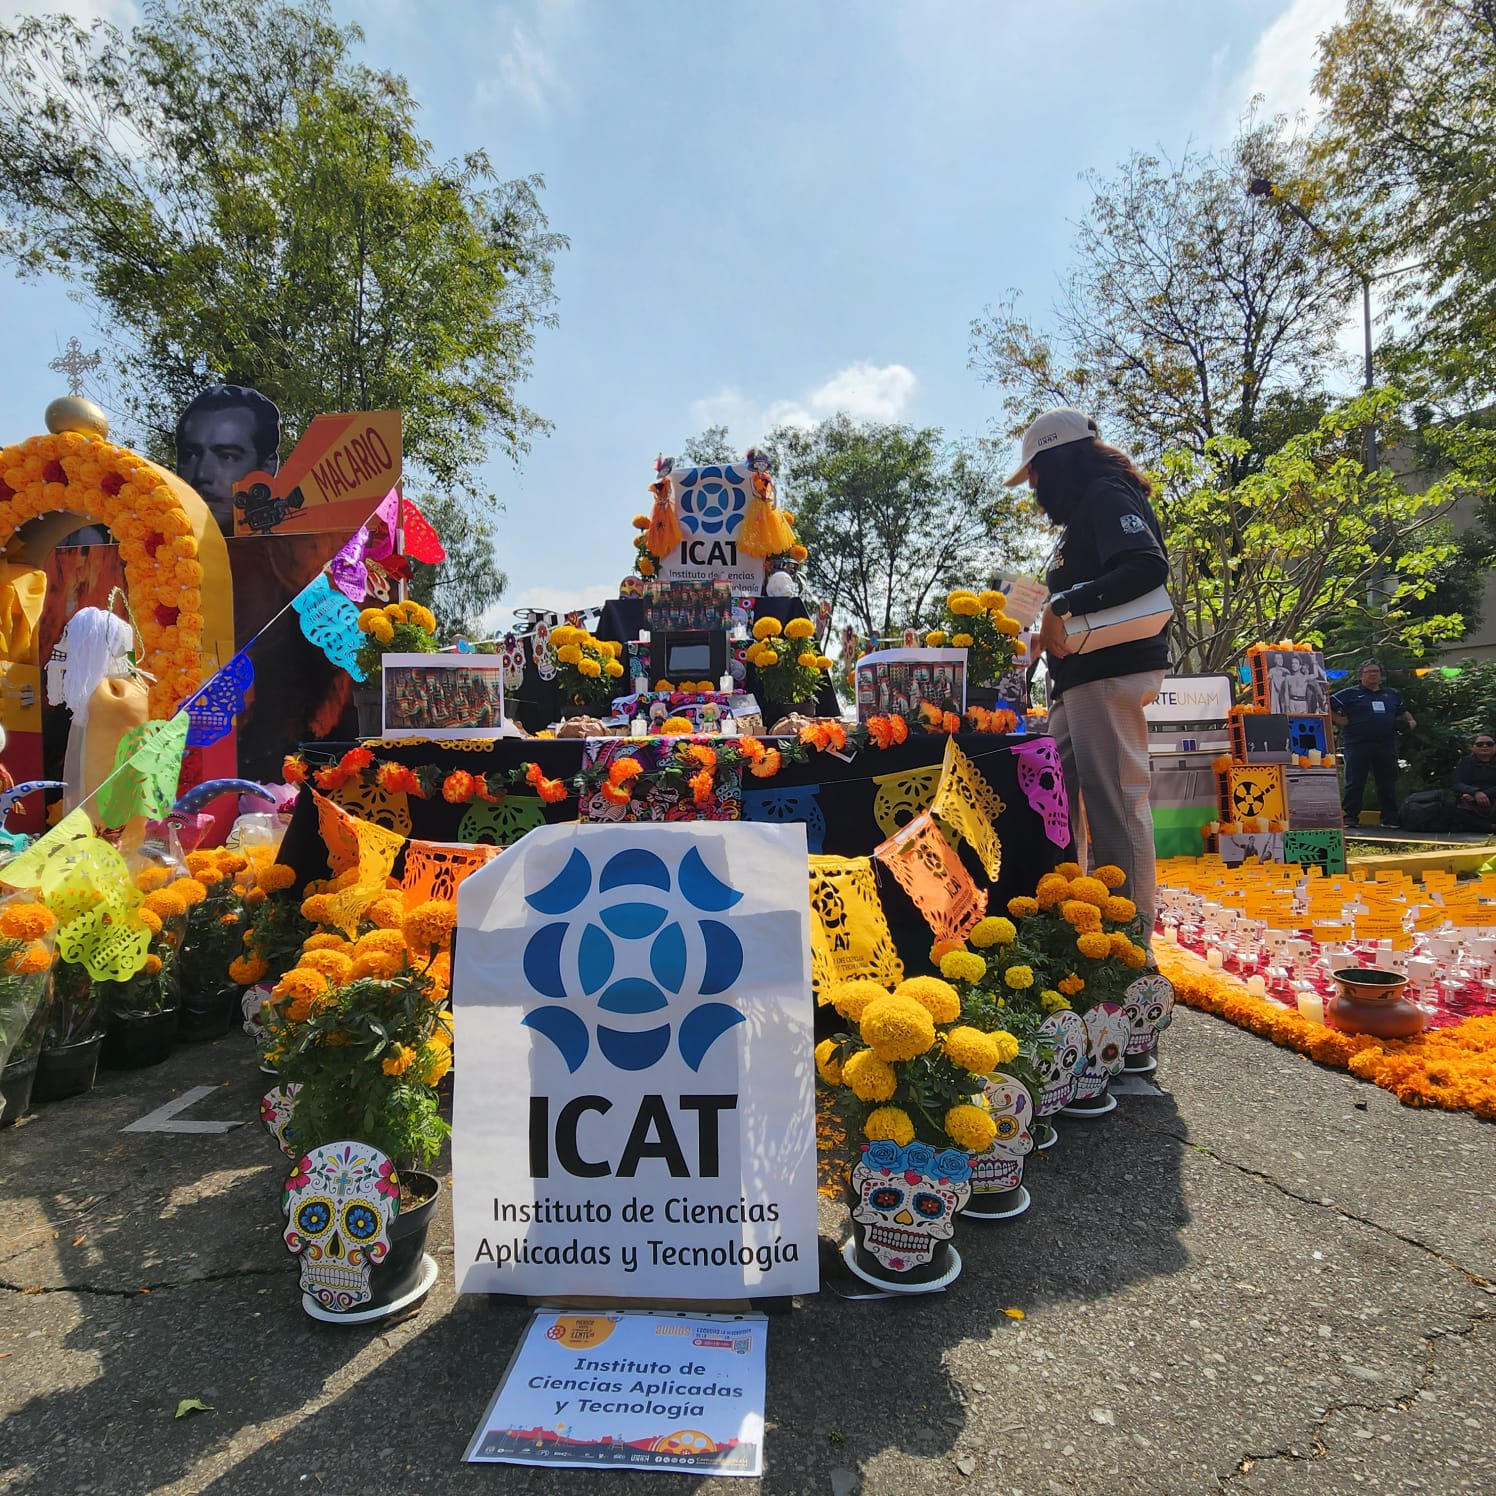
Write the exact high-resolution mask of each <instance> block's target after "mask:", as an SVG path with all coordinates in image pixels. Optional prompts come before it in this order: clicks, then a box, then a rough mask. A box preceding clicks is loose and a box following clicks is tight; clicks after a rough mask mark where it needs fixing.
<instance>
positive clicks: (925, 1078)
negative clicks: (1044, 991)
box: [816, 976, 1017, 1293]
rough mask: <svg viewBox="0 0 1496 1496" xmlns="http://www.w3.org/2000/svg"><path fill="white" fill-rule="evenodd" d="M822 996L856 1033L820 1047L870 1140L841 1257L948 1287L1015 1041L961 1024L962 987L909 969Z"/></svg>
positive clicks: (865, 1271)
mask: <svg viewBox="0 0 1496 1496" xmlns="http://www.w3.org/2000/svg"><path fill="white" fill-rule="evenodd" d="M823 1000H824V1001H826V1002H829V1003H830V1005H831V1006H832V1007H834V1008H835V1009H836V1011H837V1013H838V1014H839V1015H840V1016H841V1017H842V1018H843V1019H844V1020H846V1024H847V1030H846V1032H844V1033H841V1034H837V1035H835V1036H834V1037H832V1038H829V1039H824V1040H822V1041H821V1043H820V1044H819V1045H817V1047H816V1068H817V1070H818V1072H819V1073H820V1076H821V1079H822V1080H823V1081H825V1082H826V1084H828V1085H830V1086H834V1087H837V1088H838V1089H839V1091H840V1093H841V1099H842V1102H843V1105H844V1106H845V1108H846V1110H847V1113H848V1115H849V1119H850V1120H851V1121H852V1122H853V1123H854V1125H856V1126H857V1127H858V1128H859V1130H860V1131H861V1133H862V1136H863V1138H864V1139H866V1144H865V1145H864V1146H863V1148H862V1158H861V1159H860V1161H859V1162H858V1163H857V1164H856V1166H855V1167H854V1168H853V1170H852V1178H851V1191H852V1223H853V1233H852V1235H851V1236H850V1237H849V1239H848V1241H847V1244H846V1246H845V1247H844V1248H843V1253H842V1256H843V1260H844V1261H845V1262H846V1264H847V1266H848V1267H849V1268H850V1269H851V1270H852V1271H853V1272H854V1273H856V1274H857V1275H858V1276H859V1277H861V1278H863V1279H865V1280H866V1281H868V1282H870V1283H875V1284H878V1285H879V1286H881V1287H887V1288H890V1289H893V1290H894V1291H899V1292H911V1293H921V1292H929V1291H931V1290H932V1289H934V1288H938V1287H944V1286H945V1284H947V1283H949V1282H951V1281H953V1280H954V1278H955V1277H956V1275H957V1274H958V1273H959V1272H960V1270H961V1260H960V1257H959V1256H958V1255H957V1254H956V1253H955V1252H954V1251H953V1250H952V1248H951V1237H952V1235H953V1233H954V1229H955V1218H956V1216H957V1214H958V1213H959V1212H960V1211H962V1210H963V1209H965V1208H966V1206H967V1204H968V1203H969V1201H970V1198H971V1190H972V1167H973V1156H974V1155H982V1154H985V1153H986V1152H987V1151H988V1150H989V1149H990V1147H991V1146H992V1141H993V1139H994V1138H995V1137H996V1135H997V1126H996V1123H995V1122H994V1121H993V1118H992V1115H991V1112H990V1111H989V1109H988V1106H987V1102H986V1097H985V1094H984V1087H985V1082H986V1077H987V1076H988V1075H990V1074H991V1073H992V1072H993V1071H995V1070H996V1069H997V1068H998V1065H999V1064H1000V1063H1001V1061H1002V1059H1003V1057H1004V1055H1011V1054H1013V1053H1016V1050H1017V1046H1016V1044H1012V1043H1011V1040H1010V1036H1008V1035H1006V1034H1003V1033H1000V1032H998V1033H989V1032H984V1031H983V1030H982V1029H979V1028H977V1027H975V1026H974V1025H971V1024H967V1023H962V1022H961V999H960V996H959V994H958V993H957V991H956V989H955V988H954V987H953V986H952V985H951V984H950V983H949V982H947V981H944V980H943V979H941V978H940V977H929V976H918V977H909V978H906V979H905V980H904V981H902V982H900V983H899V985H898V986H897V987H896V988H894V989H893V991H892V992H890V991H889V990H888V989H887V988H885V987H883V986H881V985H880V984H879V983H877V982H873V981H867V980H852V981H845V982H838V983H836V984H835V985H833V986H832V987H830V988H829V989H828V990H827V992H826V993H825V994H824V997H823Z"/></svg>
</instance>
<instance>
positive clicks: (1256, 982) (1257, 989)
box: [1247, 971, 1267, 997]
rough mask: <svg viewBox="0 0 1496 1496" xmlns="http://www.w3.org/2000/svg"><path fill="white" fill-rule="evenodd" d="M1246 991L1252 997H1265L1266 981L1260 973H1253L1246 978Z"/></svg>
mask: <svg viewBox="0 0 1496 1496" xmlns="http://www.w3.org/2000/svg"><path fill="white" fill-rule="evenodd" d="M1247 991H1248V992H1249V993H1250V994H1251V995H1252V996H1253V997H1266V996H1267V981H1266V979H1265V978H1264V977H1263V976H1262V974H1261V973H1260V972H1255V971H1254V972H1253V973H1252V975H1251V976H1249V977H1248V978H1247Z"/></svg>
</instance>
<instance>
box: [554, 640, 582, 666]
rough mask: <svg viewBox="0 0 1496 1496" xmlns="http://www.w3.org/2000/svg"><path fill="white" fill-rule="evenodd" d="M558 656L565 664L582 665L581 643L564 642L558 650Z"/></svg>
mask: <svg viewBox="0 0 1496 1496" xmlns="http://www.w3.org/2000/svg"><path fill="white" fill-rule="evenodd" d="M556 658H557V659H558V660H560V661H561V663H562V664H563V665H580V664H581V663H582V646H581V645H580V644H563V645H562V646H561V648H560V649H558V650H557V651H556Z"/></svg>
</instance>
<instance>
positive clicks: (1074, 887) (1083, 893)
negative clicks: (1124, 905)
mask: <svg viewBox="0 0 1496 1496" xmlns="http://www.w3.org/2000/svg"><path fill="white" fill-rule="evenodd" d="M1070 897H1071V898H1072V899H1080V900H1081V901H1082V902H1083V903H1086V904H1094V905H1095V906H1096V907H1097V908H1098V909H1100V908H1101V906H1102V905H1103V904H1104V903H1106V901H1107V899H1108V898H1109V897H1110V895H1109V894H1108V892H1107V886H1106V884H1105V883H1103V882H1102V881H1101V879H1100V878H1072V879H1071V881H1070Z"/></svg>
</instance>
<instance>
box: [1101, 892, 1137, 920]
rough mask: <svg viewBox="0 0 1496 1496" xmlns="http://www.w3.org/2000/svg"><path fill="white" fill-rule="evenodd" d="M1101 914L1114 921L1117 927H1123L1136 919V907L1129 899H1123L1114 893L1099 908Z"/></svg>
mask: <svg viewBox="0 0 1496 1496" xmlns="http://www.w3.org/2000/svg"><path fill="white" fill-rule="evenodd" d="M1101 912H1102V913H1103V914H1104V915H1106V917H1107V918H1108V919H1114V920H1116V921H1117V923H1118V924H1119V925H1125V924H1128V923H1129V922H1130V921H1132V920H1134V919H1136V918H1137V913H1138V906H1137V905H1136V904H1134V903H1133V901H1132V900H1131V899H1124V898H1123V897H1122V895H1121V894H1119V893H1114V894H1113V895H1112V896H1111V898H1109V899H1108V900H1107V901H1106V903H1104V904H1103V905H1102V906H1101Z"/></svg>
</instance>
